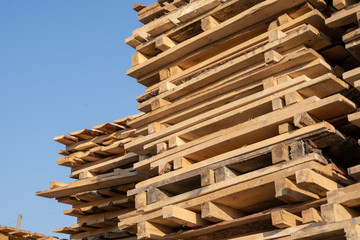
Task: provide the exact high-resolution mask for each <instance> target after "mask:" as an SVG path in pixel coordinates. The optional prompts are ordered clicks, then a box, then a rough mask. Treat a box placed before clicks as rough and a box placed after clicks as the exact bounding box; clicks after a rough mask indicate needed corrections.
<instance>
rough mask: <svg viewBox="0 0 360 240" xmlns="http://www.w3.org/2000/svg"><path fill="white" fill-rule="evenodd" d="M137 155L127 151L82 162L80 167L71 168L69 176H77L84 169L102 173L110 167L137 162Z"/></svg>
mask: <svg viewBox="0 0 360 240" xmlns="http://www.w3.org/2000/svg"><path fill="white" fill-rule="evenodd" d="M138 160H139V156H138V155H137V154H135V153H128V154H126V155H123V156H117V157H110V158H105V159H104V160H102V161H97V162H94V163H88V164H84V165H82V166H80V167H75V168H72V169H71V174H70V177H71V178H77V177H78V175H79V174H80V173H82V172H84V171H90V172H94V173H103V172H106V171H109V170H111V169H115V168H118V167H122V166H125V165H127V164H129V163H133V162H137V161H138Z"/></svg>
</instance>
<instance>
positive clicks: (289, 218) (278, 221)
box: [271, 210, 302, 228]
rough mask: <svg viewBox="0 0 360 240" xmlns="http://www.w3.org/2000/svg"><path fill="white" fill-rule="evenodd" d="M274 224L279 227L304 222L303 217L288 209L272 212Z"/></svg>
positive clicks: (292, 225) (293, 225)
mask: <svg viewBox="0 0 360 240" xmlns="http://www.w3.org/2000/svg"><path fill="white" fill-rule="evenodd" d="M271 221H272V225H273V226H275V227H277V228H288V227H295V226H297V225H300V224H302V218H301V217H299V216H296V215H295V214H292V213H290V212H288V211H286V210H279V211H275V212H272V213H271Z"/></svg>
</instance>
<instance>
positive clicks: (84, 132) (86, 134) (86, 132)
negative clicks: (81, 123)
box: [70, 129, 100, 140]
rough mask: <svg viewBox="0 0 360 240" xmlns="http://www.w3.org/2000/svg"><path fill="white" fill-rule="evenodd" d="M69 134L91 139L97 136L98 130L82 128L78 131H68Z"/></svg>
mask: <svg viewBox="0 0 360 240" xmlns="http://www.w3.org/2000/svg"><path fill="white" fill-rule="evenodd" d="M70 135H71V136H73V137H77V138H78V139H80V140H88V139H92V138H94V137H96V136H99V135H100V132H99V131H94V130H91V129H82V130H79V131H75V132H72V133H70Z"/></svg>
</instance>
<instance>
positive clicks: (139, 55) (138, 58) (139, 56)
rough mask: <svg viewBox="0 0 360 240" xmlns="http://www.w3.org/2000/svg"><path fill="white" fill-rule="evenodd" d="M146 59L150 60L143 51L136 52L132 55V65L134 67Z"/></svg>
mask: <svg viewBox="0 0 360 240" xmlns="http://www.w3.org/2000/svg"><path fill="white" fill-rule="evenodd" d="M146 60H148V58H147V57H146V56H145V55H143V54H142V53H139V52H136V53H134V54H133V55H131V65H132V66H133V67H135V66H137V65H140V64H141V63H143V62H145V61H146Z"/></svg>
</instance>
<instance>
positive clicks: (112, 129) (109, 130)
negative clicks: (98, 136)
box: [93, 123, 124, 134]
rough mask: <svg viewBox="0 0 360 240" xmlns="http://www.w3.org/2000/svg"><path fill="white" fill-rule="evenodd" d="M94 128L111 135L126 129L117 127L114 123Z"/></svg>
mask: <svg viewBox="0 0 360 240" xmlns="http://www.w3.org/2000/svg"><path fill="white" fill-rule="evenodd" d="M93 128H94V129H96V130H100V131H103V132H106V133H109V134H112V133H114V132H116V131H119V130H121V129H124V127H123V126H119V125H116V124H113V123H103V124H99V125H96V126H93Z"/></svg>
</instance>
